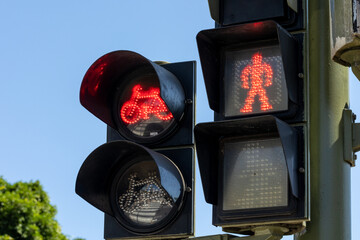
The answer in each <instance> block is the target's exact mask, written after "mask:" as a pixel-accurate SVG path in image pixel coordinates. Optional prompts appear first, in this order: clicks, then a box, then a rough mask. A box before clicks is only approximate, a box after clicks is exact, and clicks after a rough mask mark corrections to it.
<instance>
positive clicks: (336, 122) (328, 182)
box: [295, 0, 351, 240]
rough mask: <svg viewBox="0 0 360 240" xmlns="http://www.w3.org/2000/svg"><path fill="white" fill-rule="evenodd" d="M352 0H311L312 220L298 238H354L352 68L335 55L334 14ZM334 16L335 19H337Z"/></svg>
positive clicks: (337, 25) (341, 23) (339, 20)
mask: <svg viewBox="0 0 360 240" xmlns="http://www.w3.org/2000/svg"><path fill="white" fill-rule="evenodd" d="M344 2H351V0H308V21H307V22H308V23H307V44H308V48H307V49H305V51H307V53H308V54H305V56H306V55H307V56H308V59H307V61H308V63H309V64H308V70H309V71H308V76H307V78H308V89H309V91H308V92H309V96H308V100H309V104H308V106H309V126H310V127H309V130H310V139H309V148H310V199H311V201H310V202H311V210H310V211H311V214H310V215H311V221H310V222H308V223H307V228H306V233H305V234H304V235H302V236H297V237H295V239H297V240H349V239H351V213H350V165H349V164H348V163H346V162H345V161H344V157H343V141H344V140H343V123H342V112H343V109H344V107H345V105H346V104H348V103H349V87H348V86H349V83H348V68H346V67H343V66H341V65H339V64H337V63H335V62H333V61H332V59H331V55H332V53H331V50H332V47H333V46H334V42H333V40H334V33H333V31H335V29H336V28H341V27H342V28H344V20H342V19H345V18H346V17H348V15H346V14H345V16H342V17H338V18H336V19H334V14H335V13H336V11H339V12H340V13H343V12H347V13H348V14H350V11H351V8H350V9H348V10H347V9H345V7H348V6H349V4H348V3H346V4H344ZM335 20H336V21H335Z"/></svg>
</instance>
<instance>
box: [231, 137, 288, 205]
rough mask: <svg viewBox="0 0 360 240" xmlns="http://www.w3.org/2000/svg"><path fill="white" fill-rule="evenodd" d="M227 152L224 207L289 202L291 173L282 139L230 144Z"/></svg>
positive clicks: (285, 203)
mask: <svg viewBox="0 0 360 240" xmlns="http://www.w3.org/2000/svg"><path fill="white" fill-rule="evenodd" d="M229 151H230V152H229ZM225 154H226V156H227V157H226V158H225V160H224V161H226V162H224V164H225V166H224V208H225V210H229V209H250V208H266V207H276V206H286V205H287V201H288V200H287V192H288V180H287V177H288V175H287V168H286V163H285V159H284V154H283V152H282V148H281V143H280V140H279V139H268V140H259V141H251V142H238V143H230V144H227V147H226V148H225Z"/></svg>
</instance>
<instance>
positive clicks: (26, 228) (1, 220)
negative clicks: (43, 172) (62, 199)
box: [0, 177, 68, 240]
mask: <svg viewBox="0 0 360 240" xmlns="http://www.w3.org/2000/svg"><path fill="white" fill-rule="evenodd" d="M55 215H56V208H55V207H54V206H52V205H51V204H50V200H49V197H48V195H47V193H46V192H45V191H44V190H43V189H42V186H41V185H40V183H39V181H36V182H29V183H25V182H16V183H14V184H9V183H8V182H6V181H5V180H4V179H3V178H2V177H0V240H13V239H16V240H68V238H67V237H66V236H65V235H63V234H62V233H61V229H60V226H59V224H58V222H57V221H56V220H55Z"/></svg>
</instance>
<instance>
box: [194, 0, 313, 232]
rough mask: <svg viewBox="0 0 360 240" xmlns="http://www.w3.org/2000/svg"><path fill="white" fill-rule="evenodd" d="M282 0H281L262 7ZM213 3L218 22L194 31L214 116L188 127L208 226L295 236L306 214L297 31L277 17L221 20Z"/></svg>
mask: <svg viewBox="0 0 360 240" xmlns="http://www.w3.org/2000/svg"><path fill="white" fill-rule="evenodd" d="M210 2H212V1H209V3H210ZM213 2H215V1H213ZM217 2H218V4H220V5H219V6H225V5H226V6H227V7H229V6H232V8H233V9H230V8H229V9H228V10H233V11H234V14H235V15H234V16H237V15H236V14H237V13H239V12H241V11H247V10H248V9H249V8H251V7H250V6H255V5H256V4H260V3H263V1H261V0H260V1H236V4H238V5H237V6H236V7H235V6H234V4H235V1H231V0H229V1H226V0H225V1H217ZM270 2H271V1H270ZM280 3H285V1H275V2H271V3H268V2H267V3H264V6H267V4H274V6H277V7H279V6H280V5H281V4H280ZM228 4H230V5H228ZM246 4H247V6H248V7H245V5H246ZM279 4H280V5H279ZM264 6H262V10H264V13H268V9H267V8H266V7H264ZM281 6H282V7H283V5H281ZM210 8H211V6H210ZM219 9H220V12H217V13H220V15H219V16H220V18H218V20H219V19H220V22H218V25H217V27H218V28H215V29H209V30H203V31H200V32H199V33H198V35H197V44H198V50H199V55H200V60H201V66H202V71H203V76H204V81H205V87H206V91H207V95H208V100H209V106H210V108H211V109H212V110H214V121H215V122H209V123H199V124H197V125H196V126H195V130H194V132H195V142H196V152H197V156H198V163H199V169H200V174H201V179H202V185H203V189H204V194H205V200H206V201H207V202H208V203H210V204H212V205H213V225H215V226H221V227H222V228H223V231H226V232H232V233H241V234H248V235H252V234H254V231H255V230H254V229H255V228H256V227H259V226H263V227H267V226H281V227H286V228H287V232H286V233H285V234H294V233H295V232H299V231H301V230H302V229H303V228H304V224H303V223H304V221H307V220H308V219H309V211H308V202H307V200H308V188H307V186H306V183H307V168H308V165H307V162H306V159H307V156H306V155H307V154H306V150H305V149H306V145H305V142H306V138H307V127H306V115H305V111H304V92H303V89H304V74H303V54H302V51H303V49H302V44H303V34H302V33H298V34H296V35H292V34H290V33H289V32H287V30H285V29H284V28H283V27H282V26H280V25H279V23H278V22H276V21H273V19H274V20H279V19H278V18H276V17H275V15H274V16H272V17H271V19H272V20H266V21H262V22H252V21H254V20H256V21H260V20H263V19H262V17H261V16H257V15H254V16H252V17H254V18H252V17H249V18H248V20H247V21H248V22H249V23H243V24H239V25H233V24H236V23H239V22H242V21H239V22H236V21H234V22H232V23H231V24H230V23H225V24H224V22H221V21H223V20H221V17H222V15H221V14H223V12H221V11H222V9H221V8H219ZM219 9H218V10H219ZM277 10H279V11H282V10H283V9H277ZM226 14H227V13H226ZM246 16H247V15H246ZM234 19H235V18H234ZM238 20H239V19H238ZM226 24H228V26H224V25H226ZM283 26H286V25H283ZM287 28H288V29H289V28H290V27H289V25H287Z"/></svg>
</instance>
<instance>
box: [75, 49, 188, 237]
mask: <svg viewBox="0 0 360 240" xmlns="http://www.w3.org/2000/svg"><path fill="white" fill-rule="evenodd" d="M194 99H195V62H182V63H172V64H161V65H160V64H158V63H156V62H152V61H150V60H148V59H146V58H145V57H143V56H141V55H140V54H138V53H135V52H131V51H115V52H111V53H108V54H106V55H104V56H102V57H101V58H99V59H98V60H97V61H95V63H93V64H92V66H91V67H90V68H89V70H88V71H87V73H86V74H85V76H84V79H83V81H82V84H81V89H80V102H81V104H82V105H83V106H84V107H85V108H86V109H87V110H89V111H90V112H91V113H93V114H94V115H95V116H96V117H98V118H99V119H101V120H102V121H103V122H105V123H106V124H107V125H108V130H107V135H108V136H107V143H105V144H104V145H102V146H100V147H98V148H97V149H95V150H94V151H93V152H92V153H91V154H90V155H89V156H88V157H87V158H86V160H85V161H84V163H83V165H82V166H81V168H80V170H79V173H78V176H77V180H76V189H75V190H76V193H77V194H78V195H79V196H81V197H82V198H83V199H85V200H86V201H87V202H89V203H90V204H91V205H93V206H94V207H96V208H98V209H99V210H101V211H103V212H104V213H105V229H104V237H105V239H122V238H127V239H139V238H152V239H160V238H184V237H188V236H192V235H193V233H194V229H193V228H194V227H193V224H194V214H193V212H194V211H193V203H194V154H195V153H194V137H193V127H194Z"/></svg>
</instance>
